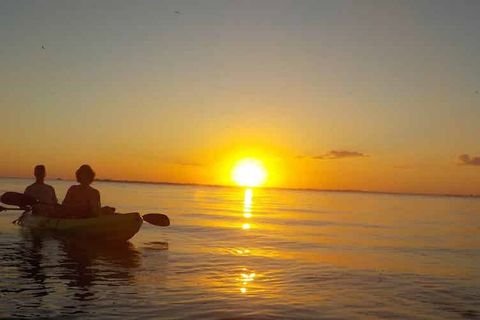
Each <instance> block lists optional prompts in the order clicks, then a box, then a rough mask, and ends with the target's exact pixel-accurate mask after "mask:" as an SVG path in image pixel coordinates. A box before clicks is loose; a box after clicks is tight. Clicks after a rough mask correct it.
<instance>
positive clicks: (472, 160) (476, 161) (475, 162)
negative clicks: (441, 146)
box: [458, 154, 480, 166]
mask: <svg viewBox="0 0 480 320" xmlns="http://www.w3.org/2000/svg"><path fill="white" fill-rule="evenodd" d="M458 159H459V160H460V164H463V165H466V166H480V157H470V155H468V154H462V155H461V156H459V157H458Z"/></svg>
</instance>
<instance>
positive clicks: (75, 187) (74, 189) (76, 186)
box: [67, 184, 79, 192]
mask: <svg viewBox="0 0 480 320" xmlns="http://www.w3.org/2000/svg"><path fill="white" fill-rule="evenodd" d="M78 187H79V186H78V185H76V184H74V185H73V186H70V187H69V188H68V190H67V192H68V191H70V192H72V191H76V190H78Z"/></svg>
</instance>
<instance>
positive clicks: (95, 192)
mask: <svg viewBox="0 0 480 320" xmlns="http://www.w3.org/2000/svg"><path fill="white" fill-rule="evenodd" d="M89 187H90V188H89V190H90V192H91V193H94V194H100V191H98V190H97V189H95V188H93V187H92V186H89Z"/></svg>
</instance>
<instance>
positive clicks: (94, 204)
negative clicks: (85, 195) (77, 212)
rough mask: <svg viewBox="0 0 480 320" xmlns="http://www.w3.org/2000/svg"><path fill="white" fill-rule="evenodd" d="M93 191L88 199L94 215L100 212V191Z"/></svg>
mask: <svg viewBox="0 0 480 320" xmlns="http://www.w3.org/2000/svg"><path fill="white" fill-rule="evenodd" d="M93 190H94V192H93V193H92V199H91V201H90V206H91V208H92V212H93V214H94V215H96V216H99V215H100V214H101V208H102V207H101V205H100V192H98V190H96V189H93Z"/></svg>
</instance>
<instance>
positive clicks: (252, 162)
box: [232, 158, 267, 187]
mask: <svg viewBox="0 0 480 320" xmlns="http://www.w3.org/2000/svg"><path fill="white" fill-rule="evenodd" d="M232 178H233V181H235V183H237V184H238V185H239V186H242V187H258V186H260V185H262V184H263V183H264V182H265V180H266V178H267V171H266V170H265V168H264V166H263V163H262V162H261V161H259V160H257V159H250V158H247V159H242V160H240V161H238V162H237V163H236V164H235V167H234V168H233V171H232Z"/></svg>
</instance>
